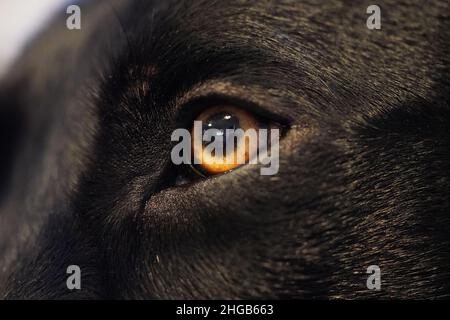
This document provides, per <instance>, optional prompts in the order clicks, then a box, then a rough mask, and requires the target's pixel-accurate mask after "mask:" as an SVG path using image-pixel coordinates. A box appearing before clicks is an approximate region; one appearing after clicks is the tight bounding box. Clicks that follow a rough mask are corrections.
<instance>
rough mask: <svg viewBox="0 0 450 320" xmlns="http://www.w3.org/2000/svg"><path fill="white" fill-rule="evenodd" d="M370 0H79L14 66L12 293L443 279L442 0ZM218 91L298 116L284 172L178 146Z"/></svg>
mask: <svg viewBox="0 0 450 320" xmlns="http://www.w3.org/2000/svg"><path fill="white" fill-rule="evenodd" d="M370 4H371V3H369V2H366V1H356V2H355V1H351V2H350V1H348V2H347V1H317V2H310V1H302V2H300V1H299V2H294V3H292V2H284V1H274V2H266V1H265V2H260V1H248V2H243V1H224V2H211V1H153V2H150V1H125V2H123V1H116V2H114V3H112V4H111V2H110V1H104V2H103V1H102V2H96V4H91V5H87V4H81V5H80V6H81V10H82V29H81V30H68V29H67V28H66V21H65V19H66V17H67V16H66V15H65V11H63V12H62V13H64V14H61V15H60V16H58V18H57V19H55V22H54V23H53V24H52V26H51V28H49V29H48V30H46V31H45V32H43V34H42V35H41V36H40V37H39V40H38V41H36V42H35V43H34V44H33V45H32V46H30V47H29V49H28V50H27V52H26V54H25V55H24V57H23V58H22V59H21V60H19V62H18V63H17V65H16V67H15V68H13V69H12V70H11V73H10V75H9V76H8V77H7V78H5V79H4V80H3V83H2V86H1V88H0V90H1V93H0V105H1V109H0V112H1V120H0V122H1V128H0V131H1V133H2V134H1V136H2V140H1V141H2V146H1V147H2V154H3V155H2V159H1V168H0V169H1V170H0V175H1V180H0V188H1V198H0V201H1V202H0V254H1V255H0V296H2V297H5V298H71V297H73V298H367V297H395V298H421V297H426V298H432V297H448V296H449V294H450V286H449V284H450V249H449V248H450V234H449V231H450V228H449V223H450V203H449V191H450V170H449V169H450V149H449V148H450V143H449V141H450V139H449V138H450V131H449V123H450V122H449V121H450V110H449V108H448V107H449V101H450V99H449V95H448V94H449V89H450V88H449V83H450V81H449V77H448V65H449V57H450V51H449V48H450V46H449V43H448V39H449V30H450V26H449V21H450V19H448V15H449V8H448V3H447V2H446V1H427V2H426V4H425V5H424V4H423V3H415V4H411V3H409V2H408V3H406V2H405V3H403V2H400V1H386V2H383V3H380V4H379V5H380V7H381V10H382V29H381V30H369V29H368V28H367V26H366V20H367V18H368V15H367V13H366V8H367V7H368V6H369V5H370ZM222 105H229V106H233V107H235V108H240V109H243V110H247V111H248V112H249V113H251V114H253V115H254V116H255V117H259V118H260V119H263V121H264V122H266V123H268V124H277V125H281V126H282V128H283V131H282V137H281V139H280V149H279V150H280V154H279V159H280V164H279V172H278V173H277V174H276V175H273V176H270V175H269V176H264V175H261V174H260V170H259V169H260V168H259V166H258V165H244V166H242V167H240V168H238V169H237V170H233V171H231V172H228V173H224V174H220V175H214V176H206V177H200V176H196V174H195V173H193V172H189V173H188V171H189V170H190V168H189V167H188V166H186V165H182V166H176V165H174V164H173V163H172V161H171V157H170V154H171V149H172V147H173V144H174V143H173V142H172V141H171V133H172V132H173V131H174V130H175V129H177V128H190V127H191V126H192V122H193V120H194V119H195V118H196V117H197V116H198V114H199V113H201V112H202V111H203V110H207V109H209V108H213V107H217V106H222ZM180 177H183V178H182V179H183V181H185V182H186V183H184V184H182V185H180V184H179V183H178V181H180ZM69 265H79V266H80V268H81V276H82V278H81V281H82V282H81V285H82V289H81V290H74V291H70V290H68V289H67V287H66V278H67V277H68V275H67V274H66V269H67V267H68V266H69ZM370 265H378V266H379V267H380V269H381V280H382V287H381V290H369V289H367V287H366V280H367V277H368V276H369V275H368V274H367V273H366V270H367V267H369V266H370Z"/></svg>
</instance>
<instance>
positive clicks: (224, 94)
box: [175, 82, 293, 126]
mask: <svg viewBox="0 0 450 320" xmlns="http://www.w3.org/2000/svg"><path fill="white" fill-rule="evenodd" d="M249 92H252V90H249V87H248V86H242V85H235V84H232V83H230V82H206V83H203V84H200V85H198V86H196V87H194V88H192V89H190V90H188V91H187V92H186V93H184V94H182V95H181V96H179V97H177V98H176V99H175V109H176V112H177V113H182V114H191V110H186V109H185V108H187V106H189V105H191V104H195V103H196V102H197V101H201V100H212V101H214V102H215V105H220V104H229V105H234V106H236V107H241V108H243V109H245V110H246V111H248V112H252V113H255V114H256V115H257V116H259V117H261V118H267V119H268V120H271V121H273V122H276V123H278V124H279V125H280V126H288V125H290V123H291V122H292V120H293V119H291V117H290V115H289V114H288V113H287V110H288V107H287V106H285V103H284V102H280V101H277V102H276V100H277V99H272V100H271V99H270V98H269V97H267V96H264V97H263V96H259V95H255V94H253V92H252V94H249ZM268 101H272V102H268ZM269 104H270V105H271V106H275V107H276V108H274V109H275V110H272V108H269ZM205 105H207V106H211V103H210V104H207V103H206V104H205ZM283 109H284V110H285V111H286V112H283ZM195 111H196V112H199V110H198V109H195V110H194V112H195ZM200 111H201V110H200Z"/></svg>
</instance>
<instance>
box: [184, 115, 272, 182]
mask: <svg viewBox="0 0 450 320" xmlns="http://www.w3.org/2000/svg"><path fill="white" fill-rule="evenodd" d="M262 128H267V124H265V123H264V122H263V121H261V120H260V119H259V118H258V117H256V116H254V115H252V114H251V113H249V112H247V111H245V110H242V109H240V108H237V107H234V106H216V107H212V108H208V109H206V110H204V111H203V112H202V113H201V114H200V115H199V116H198V117H197V118H196V119H195V121H194V125H193V127H192V130H191V137H192V144H191V145H192V155H193V160H194V161H193V163H194V165H193V168H194V170H197V171H199V172H200V173H201V174H204V175H214V174H219V173H224V172H227V171H230V170H233V169H235V168H237V167H239V166H241V165H243V164H246V163H248V162H249V161H250V160H251V159H252V158H253V157H254V156H255V155H256V154H257V146H258V131H259V129H262Z"/></svg>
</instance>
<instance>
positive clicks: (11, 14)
mask: <svg viewBox="0 0 450 320" xmlns="http://www.w3.org/2000/svg"><path fill="white" fill-rule="evenodd" d="M71 3H73V4H76V3H77V1H67V0H0V77H1V76H3V75H4V74H5V72H6V70H7V68H8V67H9V66H10V65H11V63H12V62H13V61H14V59H15V58H16V57H17V56H18V55H19V54H20V52H21V50H22V49H23V47H24V45H25V44H26V42H27V41H28V40H29V39H30V38H31V37H32V36H33V35H34V34H36V32H38V31H39V30H40V28H42V27H43V26H44V25H45V22H46V21H48V20H49V19H50V17H51V16H52V14H53V13H55V12H56V10H64V12H65V10H66V7H67V5H69V4H71Z"/></svg>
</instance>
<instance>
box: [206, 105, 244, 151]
mask: <svg viewBox="0 0 450 320" xmlns="http://www.w3.org/2000/svg"><path fill="white" fill-rule="evenodd" d="M239 128H240V125H239V119H238V117H236V116H235V115H234V114H232V113H229V112H219V113H216V114H214V115H213V116H211V117H209V118H208V120H206V121H205V122H204V123H203V128H202V129H203V133H205V131H206V130H209V129H213V130H215V131H216V132H215V134H214V135H213V137H214V138H213V139H216V138H215V137H216V136H222V138H223V149H222V150H223V154H225V152H226V145H227V144H228V143H233V136H231V137H226V136H225V133H226V131H225V130H227V129H233V130H236V129H239ZM213 139H212V140H211V141H214V140H213ZM208 144H209V142H207V141H203V146H206V145H208ZM236 145H237V144H235V146H236Z"/></svg>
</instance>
